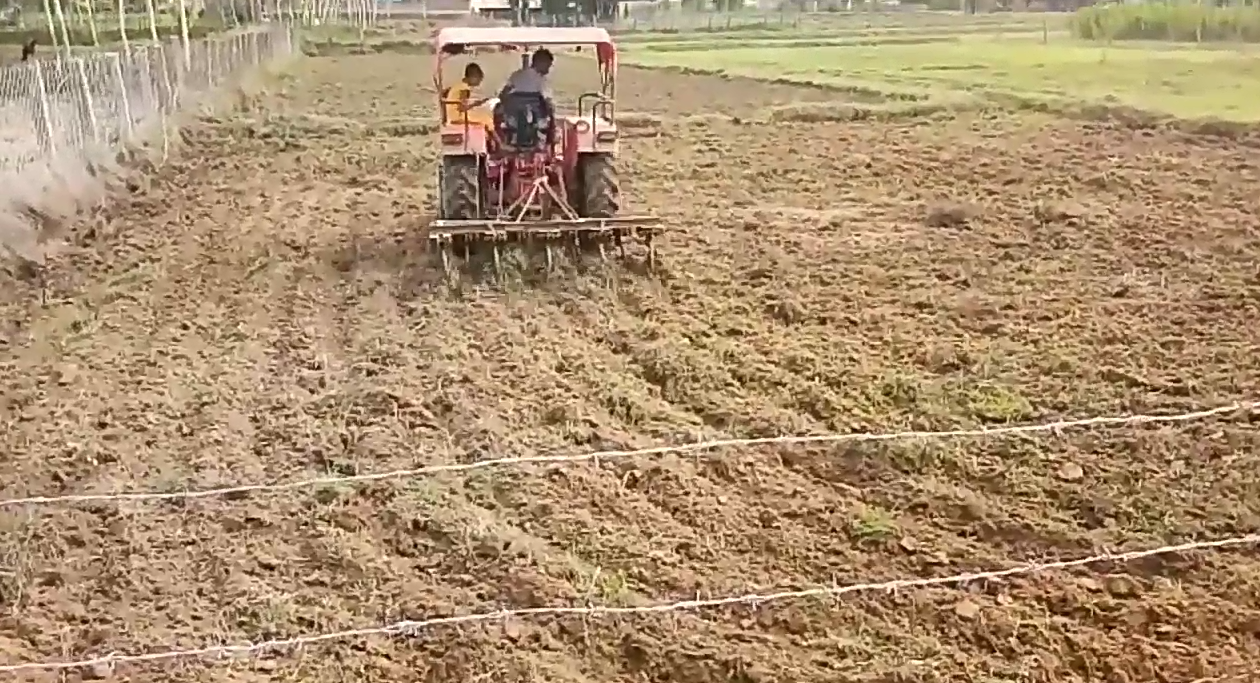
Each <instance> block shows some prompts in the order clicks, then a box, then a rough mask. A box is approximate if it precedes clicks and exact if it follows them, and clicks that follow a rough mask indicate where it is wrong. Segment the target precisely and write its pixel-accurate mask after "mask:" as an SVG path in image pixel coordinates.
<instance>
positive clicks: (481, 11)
mask: <svg viewBox="0 0 1260 683" xmlns="http://www.w3.org/2000/svg"><path fill="white" fill-rule="evenodd" d="M520 2H521V3H522V4H523V5H524V6H525V7H524V9H525V13H526V14H533V15H538V14H542V0H520ZM513 10H514V7H513V2H512V1H511V0H469V3H468V11H469V12H470V13H472V14H476V15H478V16H482V17H486V18H487V19H511V18H512V13H513Z"/></svg>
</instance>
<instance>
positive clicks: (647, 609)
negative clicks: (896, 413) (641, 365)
mask: <svg viewBox="0 0 1260 683" xmlns="http://www.w3.org/2000/svg"><path fill="white" fill-rule="evenodd" d="M1257 543H1260V534H1251V535H1248V536H1239V537H1236V538H1224V539H1218V540H1213V541H1195V542H1190V543H1180V544H1177V545H1167V546H1162V547H1159V548H1150V549H1147V550H1134V551H1130V552H1123V553H1114V554H1113V553H1102V554H1099V555H1092V556H1090V557H1084V558H1080V559H1075V560H1062V561H1056V562H1037V563H1028V564H1023V565H1020V566H1017V567H1011V568H1009V569H996V570H992V571H985V572H973V573H966V574H955V575H953V576H943V577H934V578H919V579H896V580H892V581H882V582H876V583H857V584H848V585H844V586H836V585H832V586H816V587H812V588H802V589H789V590H782V591H777V592H774V593H750V594H746V595H736V596H728V597H722V598H707V599H701V598H697V599H694V600H679V601H676V602H662V603H657V604H653V605H645V606H641V607H618V606H602V605H596V606H586V607H583V606H576V605H570V606H559V607H530V608H524V609H503V610H497V611H494V612H481V613H477V614H464V615H457V616H445V617H434V618H431V619H422V620H418V621H416V620H406V621H398V622H394V623H392V624H387V625H384V626H376V627H366V628H356V629H349V630H344V631H334V632H330V633H318V634H313V635H307V636H296V637H292V638H282V639H276V640H266V641H261V642H257V643H240V644H236V645H207V646H205V647H199V648H191V649H177V650H161V651H152V652H145V653H137V654H119V653H111V654H107V655H103V656H100V657H89V658H86V659H80V660H74V661H46V662H29V663H24V664H6V665H0V673H24V672H32V671H65V670H67V669H79V668H85V667H96V666H102V665H104V666H112V665H116V664H126V663H133V664H134V663H148V662H162V661H170V660H176V659H196V658H209V657H242V656H251V655H255V654H258V653H260V652H268V651H285V650H293V649H296V648H300V647H302V646H304V645H316V644H320V643H327V642H332V641H342V640H350V639H354V638H365V637H369V636H382V635H383V636H411V635H415V634H417V633H419V632H420V631H423V630H426V629H432V628H436V627H440V626H453V625H464V624H478V623H487V622H491V623H493V622H503V621H507V620H510V619H538V618H540V617H549V616H550V617H563V616H580V617H589V618H598V617H611V616H643V615H649V614H660V613H665V612H680V611H695V610H703V609H713V608H717V607H730V606H736V605H751V606H754V607H755V606H758V605H762V604H765V603H770V602H782V601H787V600H801V599H804V598H839V597H841V596H844V595H848V594H850V593H859V592H874V591H883V592H893V591H899V590H909V589H915V588H929V587H933V586H957V585H963V584H967V583H971V582H973V581H988V580H996V579H1003V578H1007V577H1011V576H1018V575H1024V574H1034V573H1040V572H1046V571H1053V570H1062V569H1072V568H1076V567H1083V566H1086V565H1091V564H1100V563H1104V562H1113V563H1125V562H1132V561H1134V560H1140V559H1142V558H1146V557H1152V556H1155V555H1167V554H1171V553H1183V552H1188V551H1194V550H1221V549H1225V548H1232V547H1238V546H1243V545H1255V544H1257Z"/></svg>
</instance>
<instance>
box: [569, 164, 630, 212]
mask: <svg viewBox="0 0 1260 683" xmlns="http://www.w3.org/2000/svg"><path fill="white" fill-rule="evenodd" d="M578 177H579V179H580V181H581V183H582V193H581V195H580V196H581V203H580V204H579V206H578V210H579V212H580V213H581V215H582V217H584V218H613V217H615V216H616V215H617V212H619V211H620V210H621V183H620V182H619V181H618V179H617V167H616V165H615V163H614V159H613V156H612V155H611V154H583V155H582V158H581V160H579V161H578Z"/></svg>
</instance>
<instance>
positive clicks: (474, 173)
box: [438, 155, 481, 220]
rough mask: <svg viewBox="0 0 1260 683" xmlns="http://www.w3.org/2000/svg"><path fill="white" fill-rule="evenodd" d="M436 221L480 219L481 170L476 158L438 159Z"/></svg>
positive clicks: (449, 157)
mask: <svg viewBox="0 0 1260 683" xmlns="http://www.w3.org/2000/svg"><path fill="white" fill-rule="evenodd" d="M438 192H439V194H440V201H441V206H440V211H439V213H440V217H441V218H444V219H447V220H472V219H476V218H480V217H481V169H480V168H479V166H478V164H477V157H475V156H472V155H469V156H448V157H443V158H442V171H441V175H440V176H439V177H438Z"/></svg>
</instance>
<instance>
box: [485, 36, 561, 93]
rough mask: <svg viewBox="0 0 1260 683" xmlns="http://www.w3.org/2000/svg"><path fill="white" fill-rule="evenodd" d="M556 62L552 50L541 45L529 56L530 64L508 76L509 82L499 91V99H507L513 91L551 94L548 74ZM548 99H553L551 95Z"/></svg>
mask: <svg viewBox="0 0 1260 683" xmlns="http://www.w3.org/2000/svg"><path fill="white" fill-rule="evenodd" d="M554 62H555V57H554V56H552V54H551V50H548V49H547V48H545V47H540V48H538V50H537V51H536V52H534V54H533V55H532V56H531V57H530V58H529V66H523V67H521V68H519V69H517V70H516V71H513V72H512V75H511V76H508V79H507V83H505V84H504V85H503V89H502V90H500V91H499V99H500V100H503V99H505V98H506V97H507V96H508V95H509V94H511V93H537V94H539V95H549V93H548V92H547V74H548V73H550V72H551V65H552V64H553V63H554ZM547 99H551V98H550V97H549V96H548V97H547Z"/></svg>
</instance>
